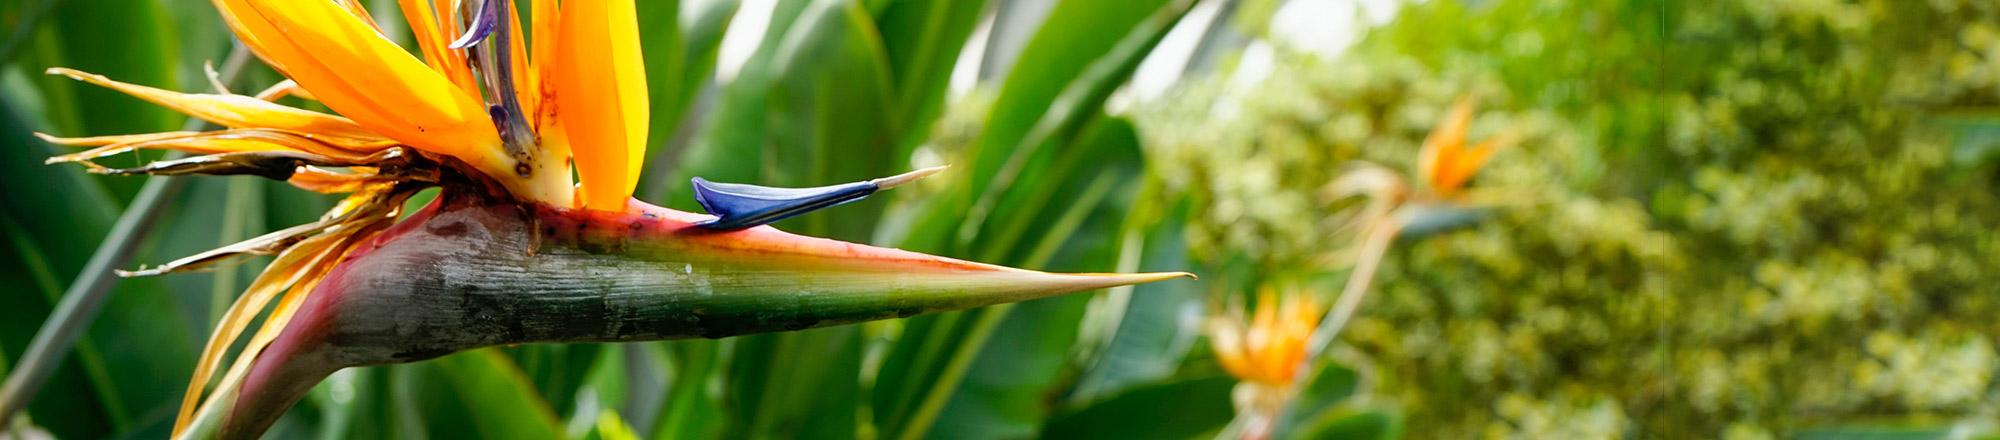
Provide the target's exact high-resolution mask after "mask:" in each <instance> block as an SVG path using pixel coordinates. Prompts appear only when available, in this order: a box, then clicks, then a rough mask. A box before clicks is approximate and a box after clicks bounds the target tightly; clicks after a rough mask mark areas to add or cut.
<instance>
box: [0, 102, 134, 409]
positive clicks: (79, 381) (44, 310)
mask: <svg viewBox="0 0 2000 440" xmlns="http://www.w3.org/2000/svg"><path fill="white" fill-rule="evenodd" d="M32 131H33V130H32V129H31V128H29V123H28V121H27V120H26V119H24V117H23V116H22V115H20V114H19V113H16V111H15V109H14V107H13V103H12V102H11V100H10V99H6V98H0V141H4V142H0V144H4V145H8V146H11V148H0V187H6V188H71V190H64V191H0V210H4V217H5V219H4V220H5V221H4V223H0V226H4V229H5V234H0V236H4V237H5V241H6V248H5V249H4V250H0V253H4V258H0V263H5V264H4V265H0V267H4V268H5V269H4V270H0V276H4V277H5V278H6V279H7V284H8V285H12V286H23V287H29V288H31V289H32V290H27V289H24V291H23V292H20V293H21V294H14V295H0V305H4V306H5V307H4V308H3V309H0V314H4V316H6V319H0V345H4V346H5V347H7V348H8V349H9V350H13V351H11V352H9V353H8V354H7V356H8V357H9V358H13V359H19V358H20V355H21V351H20V350H22V349H24V348H26V347H27V346H28V341H29V340H31V339H32V338H34V335H35V332H36V331H37V330H38V329H39V327H40V325H41V324H42V321H43V320H44V319H45V318H46V317H47V316H48V315H49V313H50V311H51V308H52V307H53V306H54V304H55V302H56V300H57V299H58V297H60V296H61V295H62V290H63V288H64V287H65V286H67V284H68V282H69V279H70V277H72V276H74V275H75V274H76V273H77V271H80V270H82V267H83V264H84V261H85V260H88V259H89V258H90V250H91V249H92V248H93V247H94V246H95V244H96V243H97V242H98V241H100V240H101V239H102V234H103V231H104V230H105V229H107V228H109V227H110V224H111V219H112V217H113V216H114V214H115V212H114V211H113V210H114V209H115V208H113V206H114V202H113V201H112V200H111V197H110V196H109V195H106V194H105V193H104V191H103V190H102V188H101V187H98V186H97V185H96V184H95V183H93V182H91V181H90V180H89V179H86V178H85V177H84V176H83V175H81V174H80V173H76V172H74V170H67V169H63V168H60V167H50V166H44V165H42V164H41V162H42V160H43V159H45V158H47V157H48V156H49V155H51V154H53V153H54V147H53V146H50V145H48V144H46V143H43V142H42V141H41V140H40V139H36V138H34V137H33V136H32V135H31V133H32ZM28 292H33V293H28ZM95 339H96V338H93V337H91V336H89V335H88V334H86V335H85V336H84V338H83V339H82V340H79V341H78V342H77V348H76V356H75V357H73V358H69V359H66V360H65V361H64V362H65V363H66V364H67V365H74V366H78V367H81V368H61V369H58V371H57V372H56V374H55V376H54V377H53V378H51V379H50V381H49V382H48V383H47V384H46V385H44V386H43V388H42V392H41V393H39V396H38V397H39V398H37V399H36V400H35V402H34V403H33V404H32V405H30V406H29V407H28V411H29V412H30V413H31V414H33V415H45V416H46V417H41V418H39V419H38V423H39V424H40V425H42V426H44V427H46V428H48V429H49V430H50V431H51V432H53V433H56V434H57V435H60V436H64V437H96V436H104V435H107V434H109V433H110V432H109V431H107V430H108V429H112V428H114V427H113V426H105V425H106V424H105V423H103V422H102V421H99V422H95V423H93V422H92V421H90V420H85V419H83V418H81V417H74V418H73V417H60V416H59V415H63V414H106V415H107V416H109V417H118V418H122V417H125V415H124V414H123V412H124V410H125V408H124V407H123V406H124V405H123V404H122V403H119V402H118V401H117V399H118V398H117V396H116V392H115V385H113V384H112V383H111V382H110V378H109V374H108V372H107V371H106V370H107V366H106V365H104V361H103V355H102V351H101V350H99V349H98V346H97V343H96V341H95ZM114 409H115V410H114Z"/></svg>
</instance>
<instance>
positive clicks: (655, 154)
mask: <svg viewBox="0 0 2000 440" xmlns="http://www.w3.org/2000/svg"><path fill="white" fill-rule="evenodd" d="M740 6H741V2H740V1H738V0H706V1H687V2H681V1H662V2H640V3H638V7H639V9H638V11H639V20H640V23H639V38H640V40H642V41H641V47H642V48H643V49H644V50H645V59H646V84H647V86H646V90H647V92H648V93H649V94H650V95H651V96H650V97H649V101H650V102H651V108H652V118H653V119H652V121H651V122H650V125H651V127H652V130H651V132H650V134H649V135H648V136H647V141H646V145H647V148H649V151H647V153H646V154H647V158H646V170H645V171H644V172H643V173H641V174H640V179H641V180H640V184H639V191H638V194H640V196H641V198H643V199H646V200H662V199H664V198H666V197H667V195H668V194H670V193H671V191H670V190H669V188H668V185H673V184H675V183H676V182H674V180H673V179H672V177H673V176H672V174H673V171H674V169H675V166H676V159H678V157H677V156H678V155H679V154H678V153H679V151H675V148H676V146H677V145H676V143H675V142H673V141H674V140H675V139H677V138H681V137H685V136H686V134H685V133H682V131H681V124H682V122H683V120H685V119H687V116H688V111H689V110H690V108H691V107H692V106H693V104H694V102H695V97H697V96H700V94H701V91H702V87H704V86H706V85H707V84H708V83H709V82H710V81H711V80H713V79H714V78H715V63H716V56H717V55H718V54H719V53H720V52H721V46H722V35H723V34H724V33H726V32H728V30H729V24H730V22H731V19H732V18H734V17H735V16H736V11H737V10H738V9H740ZM681 183H682V184H685V182H681Z"/></svg>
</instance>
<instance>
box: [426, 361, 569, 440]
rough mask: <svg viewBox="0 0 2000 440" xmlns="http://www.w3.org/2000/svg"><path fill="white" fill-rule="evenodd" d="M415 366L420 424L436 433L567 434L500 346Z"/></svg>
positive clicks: (492, 436) (491, 435)
mask: <svg viewBox="0 0 2000 440" xmlns="http://www.w3.org/2000/svg"><path fill="white" fill-rule="evenodd" d="M415 366H418V367H421V368H422V370H423V371H420V372H419V373H418V374H421V376H416V377H406V378H405V380H407V381H412V382H415V383H406V384H405V385H406V386H414V388H412V390H411V391H412V392H410V393H409V394H411V395H414V396H413V397H416V398H417V399H418V400H419V401H418V402H415V403H416V405H414V408H413V409H415V410H416V414H418V417H417V423H419V425H418V426H423V427H426V428H428V429H429V430H430V431H431V434H430V435H431V436H432V437H436V438H453V437H461V436H467V435H471V436H473V437H478V438H488V439H559V438H564V437H566V436H565V435H564V433H563V430H562V425H561V423H559V422H558V421H557V418H556V413H555V410H554V409H553V408H551V407H550V406H549V403H548V402H547V401H545V400H543V399H542V397H541V395H539V394H537V393H536V391H535V385H534V383H533V382H531V381H530V379H529V378H528V376H527V374H526V373H523V372H522V371H521V369H520V367H518V366H516V365H515V364H514V361H513V360H511V359H509V358H508V357H507V355H506V354H504V353H501V352H500V351H499V350H495V349H486V350H476V351H470V352H465V353H459V354H456V355H451V356H446V357H443V358H439V359H437V360H432V361H427V362H424V363H420V364H415Z"/></svg>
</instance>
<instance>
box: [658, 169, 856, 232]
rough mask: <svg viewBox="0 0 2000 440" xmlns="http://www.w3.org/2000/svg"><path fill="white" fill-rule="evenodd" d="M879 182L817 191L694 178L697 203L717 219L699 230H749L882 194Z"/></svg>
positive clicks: (829, 187) (823, 187)
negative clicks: (877, 192)
mask: <svg viewBox="0 0 2000 440" xmlns="http://www.w3.org/2000/svg"><path fill="white" fill-rule="evenodd" d="M880 189H881V186H879V185H877V184H876V183H875V181H873V180H871V181H865V182H854V183H849V184H844V185H833V186H822V187H817V188H773V187H768V186H757V185H745V184H740V183H716V182H710V181H708V180H706V179H702V178H700V177H696V178H694V201H695V202H698V203H701V207H702V209H707V210H708V213H709V214H714V215H715V216H716V218H715V220H710V221H707V222H703V223H700V224H698V226H701V227H704V228H709V229H717V230H737V229H748V228H754V227H758V226H762V225H765V224H770V223H772V222H776V221H779V220H784V219H787V218H791V217H792V216H796V215H799V214H804V213H808V212H813V211H817V210H820V209H825V208H831V207H834V206H839V205H841V204H845V203H848V202H853V201H855V200H861V198H863V197H868V195H869V194H874V193H875V191H877V190H880Z"/></svg>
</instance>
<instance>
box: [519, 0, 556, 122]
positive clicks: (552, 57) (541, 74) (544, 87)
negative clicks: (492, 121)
mask: <svg viewBox="0 0 2000 440" xmlns="http://www.w3.org/2000/svg"><path fill="white" fill-rule="evenodd" d="M532 1H533V2H534V5H533V9H532V10H530V11H529V14H530V15H529V17H528V18H529V19H530V20H532V21H533V24H532V26H534V27H535V29H534V31H535V33H534V34H533V35H530V36H529V37H530V38H533V39H534V41H533V42H532V43H531V44H532V45H533V47H531V48H529V50H530V51H531V52H532V53H531V54H530V55H529V56H530V57H529V59H528V62H529V63H531V64H526V65H529V66H532V67H531V68H530V69H529V70H532V71H534V72H535V81H536V82H538V83H540V84H538V85H536V89H535V90H536V93H540V94H541V96H540V97H538V98H536V99H535V102H536V111H535V113H534V114H533V115H532V117H533V119H530V120H531V121H533V123H534V124H535V132H536V133H545V131H544V130H543V127H547V126H549V125H554V122H552V121H551V120H552V119H555V118H554V117H553V115H554V114H555V112H554V110H555V108H556V106H555V96H554V93H555V90H556V87H555V80H556V69H555V67H556V49H558V48H557V47H556V46H557V44H556V42H557V41H559V40H561V38H560V36H559V35H557V32H556V31H557V29H558V26H559V25H561V24H562V20H561V16H562V13H561V10H560V9H558V8H557V7H556V0H532ZM517 65H521V64H517ZM523 101H526V100H525V99H524V100H523ZM544 136H546V134H544ZM544 142H546V141H544ZM564 154H568V153H564Z"/></svg>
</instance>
